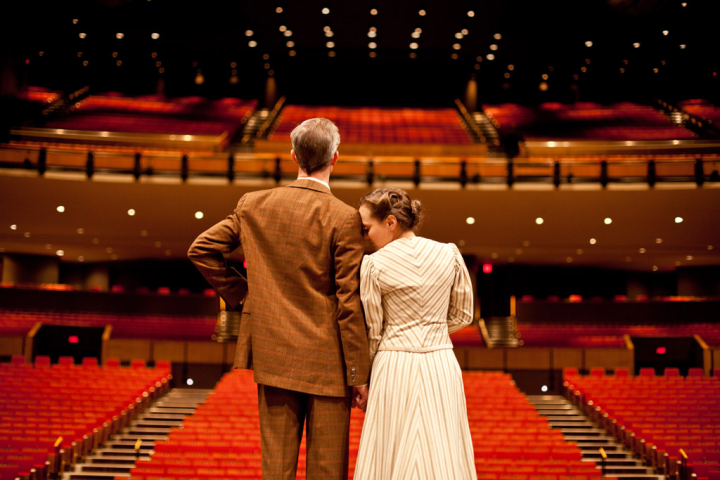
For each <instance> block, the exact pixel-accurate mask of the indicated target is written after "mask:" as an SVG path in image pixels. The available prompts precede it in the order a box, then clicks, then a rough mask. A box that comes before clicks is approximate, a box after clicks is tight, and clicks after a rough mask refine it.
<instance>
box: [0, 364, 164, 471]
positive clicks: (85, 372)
mask: <svg viewBox="0 0 720 480" xmlns="http://www.w3.org/2000/svg"><path fill="white" fill-rule="evenodd" d="M24 360H25V359H24V357H14V358H13V361H12V363H10V364H0V478H2V479H6V478H7V479H9V480H14V479H15V478H16V477H18V476H21V475H29V474H30V469H32V468H35V469H36V471H37V472H42V474H41V475H39V476H38V478H47V476H45V475H47V473H48V471H50V472H56V471H57V470H58V469H59V468H60V463H62V462H66V463H67V462H73V461H74V460H75V459H76V458H77V457H79V456H84V455H86V454H87V453H89V452H90V450H91V449H93V448H95V447H97V446H98V445H99V444H100V443H101V442H103V441H105V440H106V439H107V438H108V437H109V436H110V434H112V433H114V432H117V431H119V430H120V428H122V426H124V425H125V424H127V423H128V422H129V420H130V419H131V418H133V417H134V416H135V415H136V413H138V411H139V410H141V409H142V408H144V407H145V406H147V405H148V404H149V402H150V400H151V399H152V398H154V397H155V396H156V395H157V394H159V393H160V392H162V391H165V390H166V389H167V385H168V383H167V379H168V376H169V375H170V367H169V364H168V363H167V362H165V363H163V364H161V365H159V366H158V367H157V368H117V369H112V370H109V369H106V368H104V367H98V366H97V363H96V362H95V365H93V362H83V365H79V366H74V365H71V364H69V363H68V362H67V361H64V363H65V364H64V365H52V366H51V365H50V359H49V357H42V356H38V357H36V359H35V368H33V366H32V364H26V363H24ZM129 406H130V407H129ZM60 437H62V440H60V441H58V439H59V438H60ZM56 442H57V443H56ZM61 448H62V449H64V450H65V454H64V456H62V455H59V451H60V449H61ZM46 462H50V464H49V465H46Z"/></svg>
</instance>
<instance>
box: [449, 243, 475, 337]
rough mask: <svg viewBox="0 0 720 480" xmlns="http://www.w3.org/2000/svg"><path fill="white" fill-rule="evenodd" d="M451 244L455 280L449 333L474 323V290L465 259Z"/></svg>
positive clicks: (451, 300)
mask: <svg viewBox="0 0 720 480" xmlns="http://www.w3.org/2000/svg"><path fill="white" fill-rule="evenodd" d="M450 245H452V249H453V252H454V254H455V281H454V282H453V286H452V290H451V292H450V308H449V309H448V333H453V332H457V331H458V330H460V329H461V328H463V327H466V326H467V325H470V324H471V323H472V319H473V291H472V281H471V280H470V274H469V273H468V269H467V267H466V266H465V261H464V260H463V258H462V255H461V254H460V251H459V250H458V248H457V247H456V246H455V245H454V244H452V243H451V244H450Z"/></svg>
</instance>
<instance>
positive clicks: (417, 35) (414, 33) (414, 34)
mask: <svg viewBox="0 0 720 480" xmlns="http://www.w3.org/2000/svg"><path fill="white" fill-rule="evenodd" d="M410 36H411V37H412V38H420V34H419V33H418V32H413V33H411V34H410Z"/></svg>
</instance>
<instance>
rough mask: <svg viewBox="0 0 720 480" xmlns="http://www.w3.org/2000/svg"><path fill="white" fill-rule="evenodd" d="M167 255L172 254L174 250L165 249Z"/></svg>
mask: <svg viewBox="0 0 720 480" xmlns="http://www.w3.org/2000/svg"><path fill="white" fill-rule="evenodd" d="M165 255H167V256H168V257H169V256H170V255H172V251H171V250H170V249H168V250H165Z"/></svg>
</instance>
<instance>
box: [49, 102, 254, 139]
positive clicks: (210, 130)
mask: <svg viewBox="0 0 720 480" xmlns="http://www.w3.org/2000/svg"><path fill="white" fill-rule="evenodd" d="M256 107H257V100H241V99H236V98H224V99H221V100H214V101H210V100H205V99H202V98H199V97H189V98H184V99H183V98H181V99H175V100H165V99H162V98H158V97H140V98H129V97H120V96H112V95H91V96H89V97H87V98H85V99H83V100H80V101H79V102H78V103H77V104H76V106H75V109H74V112H73V113H72V114H70V115H67V116H65V117H62V118H58V119H55V120H52V121H50V122H47V124H46V125H45V126H46V127H48V128H58V129H65V130H89V131H104V132H118V133H149V134H177V135H214V136H216V135H221V134H223V133H224V132H227V133H228V134H230V135H232V134H233V133H235V132H236V131H237V130H238V129H239V128H241V127H242V125H243V123H244V122H245V120H246V119H247V118H248V117H249V115H250V114H251V113H252V112H253V111H254V110H255V108H256Z"/></svg>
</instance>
